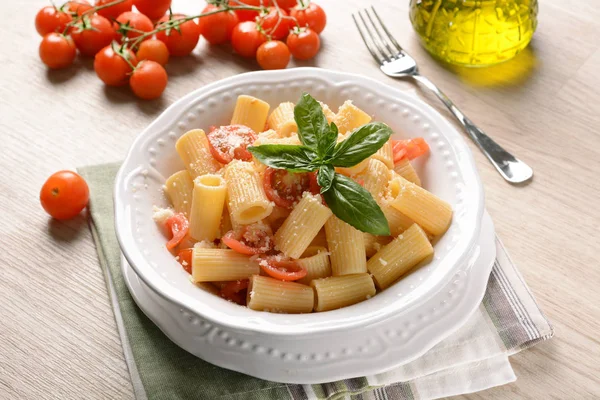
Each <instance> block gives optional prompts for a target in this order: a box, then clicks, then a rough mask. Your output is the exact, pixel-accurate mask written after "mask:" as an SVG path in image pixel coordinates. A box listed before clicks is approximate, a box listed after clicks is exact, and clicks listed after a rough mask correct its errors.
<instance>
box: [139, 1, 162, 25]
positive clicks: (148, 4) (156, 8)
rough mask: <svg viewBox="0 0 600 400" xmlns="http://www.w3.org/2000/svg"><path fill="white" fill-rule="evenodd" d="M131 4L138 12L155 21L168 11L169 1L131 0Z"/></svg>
mask: <svg viewBox="0 0 600 400" xmlns="http://www.w3.org/2000/svg"><path fill="white" fill-rule="evenodd" d="M133 4H134V5H135V8H137V9H138V11H139V12H141V13H142V14H144V15H145V16H147V17H148V18H150V19H151V20H154V21H155V20H157V19H159V18H161V17H162V16H164V15H165V13H166V12H167V11H169V7H171V0H133Z"/></svg>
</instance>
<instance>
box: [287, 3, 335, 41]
mask: <svg viewBox="0 0 600 400" xmlns="http://www.w3.org/2000/svg"><path fill="white" fill-rule="evenodd" d="M290 16H292V17H294V18H296V21H298V25H300V26H301V27H305V26H308V27H309V28H310V29H312V30H313V31H315V33H317V34H320V33H321V32H323V29H325V25H326V24H327V15H326V14H325V11H323V9H322V8H321V7H320V6H318V5H317V4H315V3H309V4H308V6H306V7H302V6H301V5H297V6H296V7H294V8H293V9H292V11H290Z"/></svg>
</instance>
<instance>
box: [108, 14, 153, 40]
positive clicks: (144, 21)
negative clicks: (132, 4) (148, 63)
mask: <svg viewBox="0 0 600 400" xmlns="http://www.w3.org/2000/svg"><path fill="white" fill-rule="evenodd" d="M117 22H118V23H120V24H127V23H129V25H130V26H131V27H132V28H135V29H137V30H140V31H143V32H150V31H152V30H154V24H152V21H151V20H150V18H148V17H147V16H145V15H144V14H140V13H136V12H133V11H126V12H124V13H123V14H121V15H119V16H118V17H117ZM141 35H142V33H140V32H132V31H129V32H127V37H128V38H130V39H135V38H136V37H139V36H141ZM148 39H150V37H147V38H145V39H144V40H148Z"/></svg>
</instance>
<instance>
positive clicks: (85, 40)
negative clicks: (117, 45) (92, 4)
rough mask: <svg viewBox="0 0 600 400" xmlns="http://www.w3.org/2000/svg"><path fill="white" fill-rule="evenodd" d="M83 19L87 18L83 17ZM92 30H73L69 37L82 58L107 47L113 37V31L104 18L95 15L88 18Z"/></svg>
mask: <svg viewBox="0 0 600 400" xmlns="http://www.w3.org/2000/svg"><path fill="white" fill-rule="evenodd" d="M84 18H87V16H85V17H84ZM89 21H90V25H91V28H92V29H86V30H81V31H79V30H78V29H77V28H75V29H73V30H72V32H71V36H72V37H73V41H74V42H75V45H76V46H77V49H78V50H79V52H80V53H81V54H82V55H84V56H94V55H96V53H97V52H99V51H100V50H101V49H103V48H104V47H106V46H108V45H109V44H110V42H112V40H113V39H114V37H115V30H114V28H113V26H112V24H111V23H110V21H109V20H107V19H106V18H104V17H102V16H100V15H98V14H95V15H92V16H91V17H89Z"/></svg>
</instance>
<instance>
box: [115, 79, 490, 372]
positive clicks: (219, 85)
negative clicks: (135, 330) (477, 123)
mask: <svg viewBox="0 0 600 400" xmlns="http://www.w3.org/2000/svg"><path fill="white" fill-rule="evenodd" d="M302 92H309V93H310V94H311V95H313V96H314V97H315V98H317V99H319V100H321V101H323V102H325V103H327V104H329V105H330V106H331V108H332V109H334V110H335V109H336V108H337V107H338V106H339V105H340V104H342V103H343V102H344V101H345V100H347V99H351V100H353V101H354V103H355V104H356V105H357V106H358V107H360V108H361V109H363V110H365V111H366V112H368V113H369V114H372V115H373V119H374V120H377V121H382V122H385V123H387V124H388V125H390V126H391V128H392V129H393V130H394V132H395V135H394V137H395V138H407V137H417V136H422V137H424V138H425V139H426V140H427V142H428V143H429V144H430V146H431V154H430V156H429V157H427V159H423V160H419V162H417V163H416V167H417V170H418V172H419V175H420V176H421V178H422V181H423V186H424V187H425V188H427V189H428V190H430V191H432V192H433V193H435V194H436V195H438V196H440V197H441V198H443V199H444V200H446V201H448V202H449V203H450V204H451V205H452V207H453V209H454V218H453V221H452V224H451V226H450V228H449V230H448V232H446V234H445V235H444V236H443V237H442V238H441V239H440V240H439V241H438V242H437V243H436V244H435V246H434V247H435V257H434V259H433V260H432V261H431V262H430V263H428V264H426V265H425V266H423V267H421V268H419V269H417V270H415V271H414V272H412V273H411V274H410V275H408V276H407V277H405V278H404V279H402V280H401V281H399V282H398V283H396V284H395V285H393V286H392V287H390V288H388V289H387V290H385V291H383V292H382V293H379V294H377V295H376V296H374V297H373V298H371V299H369V300H367V301H364V302H362V303H359V304H357V305H354V306H351V307H346V308H343V309H340V310H335V311H329V312H324V313H313V314H302V315H284V314H271V313H265V312H256V311H253V310H250V309H247V308H245V307H240V306H237V305H235V304H232V303H229V302H226V301H224V300H223V299H221V298H219V297H217V296H214V295H212V294H210V293H207V292H204V291H203V290H201V289H199V288H198V287H196V286H195V285H193V284H191V283H190V281H189V275H188V274H187V273H186V272H184V271H183V269H182V268H181V267H180V266H179V264H178V263H177V261H175V259H174V258H173V256H172V255H171V254H170V253H169V252H168V251H167V250H166V249H165V246H164V243H165V237H164V235H163V234H162V233H161V231H160V230H159V228H158V227H157V226H156V224H155V223H154V221H153V220H152V207H153V205H158V206H167V201H166V199H165V197H164V195H163V193H162V185H163V184H164V181H165V179H166V178H167V177H168V176H169V175H170V174H172V173H174V172H176V171H178V170H181V169H183V164H182V162H181V161H180V160H179V157H178V155H177V153H176V151H175V148H174V144H175V141H176V140H177V138H179V136H181V135H182V134H183V133H185V132H186V131H188V130H190V129H193V128H204V129H206V128H207V127H208V126H210V125H219V124H221V125H225V124H227V123H229V119H230V117H231V114H232V111H233V108H234V105H235V101H236V98H237V96H238V95H240V94H249V95H253V96H256V97H259V98H261V99H263V100H265V101H267V102H269V103H270V104H271V105H273V106H274V105H276V104H278V103H280V102H283V101H297V99H298V98H299V97H300V95H301V94H302ZM114 199H115V223H116V232H117V237H118V239H119V243H120V245H121V249H122V251H123V253H124V255H125V257H126V258H127V260H128V262H129V264H130V265H131V266H132V267H133V269H134V270H135V272H136V273H137V274H138V275H139V277H140V278H141V279H142V280H143V281H144V282H145V284H146V285H147V286H148V287H149V288H151V289H152V290H154V291H155V292H156V293H157V294H158V295H160V296H162V297H164V298H165V299H167V300H169V301H170V302H172V303H174V304H178V305H179V306H180V307H182V312H184V313H185V315H193V316H195V318H196V319H197V320H199V321H200V322H199V323H203V324H204V323H205V324H207V325H208V326H211V327H215V329H218V330H219V332H229V333H227V336H228V337H230V336H232V335H233V336H235V333H239V334H244V335H262V336H263V337H270V338H272V340H273V343H274V347H273V348H272V349H271V350H273V349H274V350H275V351H276V353H277V354H288V353H289V352H290V351H293V349H294V348H295V347H296V346H297V345H298V344H301V345H302V346H308V347H298V349H301V348H305V349H306V348H310V349H312V350H314V351H315V352H316V353H315V354H318V352H319V351H322V353H323V354H334V355H335V354H344V350H348V348H349V347H348V346H350V344H351V342H358V341H363V342H365V343H367V339H366V338H367V337H369V339H368V340H369V341H372V339H371V338H374V337H378V336H379V335H383V332H384V331H385V329H387V328H384V326H386V325H388V326H390V327H393V326H397V324H398V323H401V322H400V321H403V322H402V323H404V324H407V328H408V327H411V328H414V329H417V331H418V332H419V334H418V336H419V341H418V343H417V344H414V345H413V346H410V348H408V347H409V346H406V345H405V344H403V343H401V342H402V341H400V340H398V341H396V342H397V343H396V344H394V343H392V344H391V347H390V348H389V350H393V349H394V348H395V349H396V352H395V353H394V352H390V354H394V357H395V358H394V360H389V361H387V362H377V363H375V362H373V365H374V366H373V367H372V368H365V369H368V370H369V371H374V370H376V369H377V368H379V369H380V371H384V370H386V369H389V368H391V367H392V366H394V365H397V364H399V363H401V362H403V361H407V360H409V359H411V358H414V357H416V356H418V355H419V354H422V353H423V352H424V351H426V350H427V349H428V348H430V347H431V346H433V345H434V344H435V343H437V342H438V341H439V340H441V339H442V338H444V337H445V336H447V335H448V334H449V333H450V332H452V331H453V330H454V329H456V328H458V326H460V323H461V322H463V321H464V320H465V319H466V317H467V316H468V314H470V312H471V311H473V310H474V308H475V307H476V306H477V304H478V302H479V301H480V300H481V298H480V294H481V295H482V294H483V289H485V282H484V283H483V287H478V288H477V289H478V290H477V293H476V294H475V295H474V294H473V288H470V287H469V285H468V284H467V283H468V282H469V279H468V274H466V273H465V271H466V269H465V268H468V266H469V265H472V262H470V259H471V258H472V257H473V250H474V248H475V247H477V246H476V245H477V242H478V238H479V234H480V228H481V220H482V215H483V212H484V200H483V189H482V186H481V183H480V180H479V177H478V174H477V171H476V167H475V164H474V161H473V158H472V155H471V153H470V151H469V149H468V147H467V146H466V144H465V143H464V141H463V139H462V137H461V135H460V134H459V133H458V132H457V131H456V130H455V129H454V128H453V127H452V125H450V124H449V123H448V122H447V121H446V120H445V119H444V118H443V117H442V116H440V115H439V114H438V113H437V112H436V111H435V110H433V109H432V108H431V107H429V106H427V105H426V104H425V103H423V102H421V101H419V100H418V99H416V98H415V97H413V96H410V95H408V94H406V93H403V92H402V91H399V90H397V89H394V88H392V87H390V86H387V85H385V84H383V83H381V82H378V81H376V80H373V79H370V78H366V77H362V76H359V75H352V74H346V73H341V72H334V71H329V70H324V69H317V68H296V69H288V70H282V71H264V72H251V73H247V74H242V75H238V76H234V77H231V78H228V79H224V80H222V81H218V82H215V83H213V84H210V85H207V86H205V87H202V88H200V89H197V90H195V91H193V92H192V93H190V94H188V95H187V96H185V97H184V98H182V99H181V100H179V101H177V102H176V103H174V104H173V105H172V106H171V107H169V108H168V109H167V110H166V111H165V112H164V113H163V114H162V115H160V116H159V117H158V118H157V119H156V120H155V121H154V122H153V123H152V124H151V125H150V126H149V127H148V128H147V129H146V130H144V132H142V133H141V134H140V135H139V136H138V137H137V139H136V140H135V142H134V143H133V145H132V146H131V149H130V151H129V153H128V155H127V157H126V159H125V162H124V163H123V166H122V167H121V169H120V171H119V173H118V175H117V179H116V185H115V194H114ZM450 282H453V285H454V286H453V288H452V292H451V296H449V295H448V292H444V290H447V288H448V285H449V284H450ZM479 286H481V284H480V285H479ZM437 303H439V307H438V308H436V307H433V308H431V304H437ZM425 305H426V306H427V307H429V308H428V309H425V308H424V307H425ZM440 310H443V312H440ZM450 311H452V312H450ZM432 316H433V317H434V318H435V323H433V321H431V318H430V317H432ZM448 316H451V317H448ZM424 321H430V322H429V323H424ZM433 328H435V329H433ZM353 333H360V335H361V336H360V337H354V339H352V338H353ZM364 335H368V336H364ZM344 338H346V339H344ZM230 342H231V341H230ZM237 342H239V341H236V340H233V345H231V343H229V344H227V346H229V349H230V350H231V347H232V346H233V347H236V348H237V347H239V348H240V349H243V348H252V346H251V343H248V342H246V343H237ZM236 343H237V344H236ZM238 344H239V346H238ZM227 346H225V347H227ZM278 346H280V348H279V349H278ZM356 348H360V349H362V350H361V351H359V352H352V351H350V353H349V354H356V355H355V358H356V359H360V360H363V361H364V360H366V359H368V358H369V357H373V358H374V359H376V358H378V357H379V354H377V353H378V352H377V350H376V348H373V349H372V350H370V348H369V346H366V345H362V344H361V345H358V344H356ZM365 349H366V350H365ZM267 350H268V349H267ZM257 351H258V352H259V353H260V349H258V350H257ZM346 352H348V351H346ZM293 354H296V355H297V357H301V356H302V354H301V353H298V352H297V353H293ZM294 357H295V356H294ZM334 357H335V356H334ZM350 358H352V357H350ZM379 358H381V357H379ZM209 361H211V362H215V363H217V364H218V360H216V361H215V360H209ZM392 364H393V365H392ZM377 365H380V367H377ZM234 369H235V368H234ZM242 372H246V371H244V370H242ZM364 373H366V370H361V369H360V364H357V366H356V368H355V370H352V371H349V372H347V373H345V374H344V375H347V376H358V375H362V374H364ZM304 383H306V382H304Z"/></svg>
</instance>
